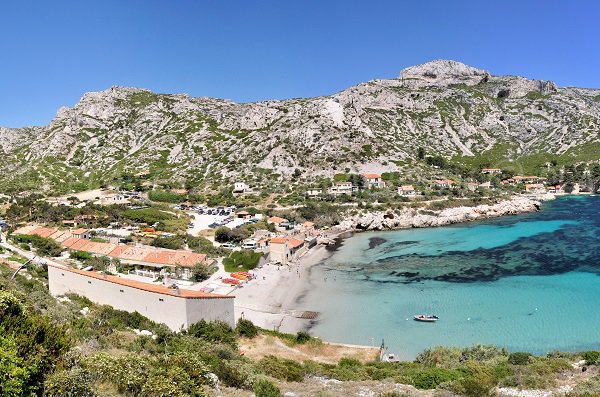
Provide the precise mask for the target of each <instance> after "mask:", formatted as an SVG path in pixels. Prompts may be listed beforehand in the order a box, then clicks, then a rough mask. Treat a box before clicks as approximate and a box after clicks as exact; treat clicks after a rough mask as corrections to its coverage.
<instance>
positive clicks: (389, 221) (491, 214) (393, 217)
mask: <svg viewBox="0 0 600 397" xmlns="http://www.w3.org/2000/svg"><path fill="white" fill-rule="evenodd" d="M540 206H541V203H540V202H539V201H535V200H530V199H528V198H526V197H520V196H519V197H514V198H512V199H510V200H502V201H500V202H498V203H496V204H492V205H487V204H485V205H478V206H475V207H456V208H447V209H444V210H441V211H432V210H419V209H412V208H405V209H402V210H401V211H400V212H399V213H394V212H391V211H374V212H367V213H363V214H359V215H354V216H350V217H348V218H346V219H345V220H344V221H342V222H340V225H339V228H340V229H342V230H396V229H408V228H422V227H434V226H446V225H451V224H455V223H461V222H468V221H474V220H478V219H485V218H495V217H499V216H503V215H516V214H521V213H525V212H534V211H537V210H539V209H540Z"/></svg>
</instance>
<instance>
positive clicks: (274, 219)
mask: <svg viewBox="0 0 600 397" xmlns="http://www.w3.org/2000/svg"><path fill="white" fill-rule="evenodd" d="M287 221H288V220H287V219H285V218H280V217H278V216H272V217H270V218H269V222H270V223H284V222H287Z"/></svg>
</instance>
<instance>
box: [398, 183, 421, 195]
mask: <svg viewBox="0 0 600 397" xmlns="http://www.w3.org/2000/svg"><path fill="white" fill-rule="evenodd" d="M398 195H399V196H416V195H417V192H416V191H415V188H414V186H413V185H402V186H399V187H398Z"/></svg>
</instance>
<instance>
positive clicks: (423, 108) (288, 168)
mask: <svg viewBox="0 0 600 397" xmlns="http://www.w3.org/2000/svg"><path fill="white" fill-rule="evenodd" d="M599 131H600V90H594V89H581V88H569V87H565V88H563V87H557V86H556V84H554V83H553V82H551V81H541V80H529V79H526V78H523V77H518V76H494V75H492V74H490V73H488V72H487V71H484V70H481V69H477V68H474V67H470V66H467V65H464V64H462V63H459V62H454V61H447V60H438V61H432V62H428V63H425V64H423V65H418V66H413V67H409V68H407V69H404V70H403V71H401V73H400V75H399V77H398V78H393V79H388V80H372V81H369V82H366V83H363V84H359V85H356V86H354V87H350V88H348V89H346V90H344V91H341V92H339V93H336V94H334V95H331V96H325V97H316V98H306V99H304V98H302V99H289V100H277V101H264V102H257V103H234V102H231V101H228V100H222V99H214V98H193V97H190V96H188V95H185V94H156V93H153V92H150V91H148V90H143V89H135V88H125V87H111V88H109V89H108V90H105V91H101V92H92V93H87V94H85V95H84V96H83V98H81V100H80V102H79V103H78V104H76V105H75V106H74V107H72V108H61V109H60V110H59V111H58V113H57V115H56V117H55V119H54V120H53V121H52V122H51V123H50V125H48V126H40V127H31V128H23V129H6V128H0V154H1V155H2V158H3V159H4V161H3V162H2V164H1V165H0V171H2V172H1V176H0V183H2V186H5V188H10V189H17V190H18V189H25V188H28V189H32V188H41V187H50V188H57V187H59V188H61V187H62V188H64V187H66V186H68V187H69V188H77V187H78V184H94V183H100V182H106V181H110V180H111V179H112V178H116V177H119V176H121V175H123V174H128V173H131V174H135V173H139V172H149V175H148V177H149V178H150V179H153V180H156V181H171V182H177V181H187V182H188V183H189V184H192V185H201V186H212V187H213V188H218V186H220V185H222V184H223V183H224V182H227V183H229V182H232V181H234V180H238V179H239V180H245V181H249V182H251V183H256V184H260V183H263V184H264V183H267V184H268V183H272V182H273V181H274V180H276V179H280V180H286V179H291V178H292V176H293V174H294V173H295V176H294V177H295V178H300V179H303V178H305V179H307V178H310V177H314V176H316V175H328V176H331V175H332V174H334V173H336V172H343V171H344V170H345V169H351V170H354V171H359V172H360V171H371V172H383V171H401V170H402V169H404V168H405V167H414V166H418V164H417V163H416V161H417V151H418V148H419V147H422V148H423V149H424V150H425V152H426V153H427V154H430V155H440V156H443V157H445V158H447V159H451V161H456V162H459V163H463V164H471V165H474V164H475V165H476V164H488V165H490V166H499V167H510V166H515V165H518V166H519V167H525V166H527V167H529V166H532V165H533V166H536V167H540V166H542V165H543V163H544V162H545V161H548V159H555V160H557V162H558V163H559V164H569V163H577V162H589V161H596V160H598V159H599V158H600V138H599V134H598V132H599ZM415 164H417V165H415ZM521 164H523V165H521ZM298 174H300V175H299V176H298ZM261 181H262V182H261Z"/></svg>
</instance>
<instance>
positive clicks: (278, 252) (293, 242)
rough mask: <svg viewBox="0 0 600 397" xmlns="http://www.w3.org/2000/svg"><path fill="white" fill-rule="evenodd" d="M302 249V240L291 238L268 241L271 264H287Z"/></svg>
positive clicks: (277, 238) (275, 238)
mask: <svg viewBox="0 0 600 397" xmlns="http://www.w3.org/2000/svg"><path fill="white" fill-rule="evenodd" d="M303 247H304V240H300V239H295V238H291V237H273V238H272V239H271V240H270V241H269V254H270V259H271V261H273V262H279V263H281V264H284V265H285V264H287V263H289V262H290V261H291V260H293V259H294V258H295V257H296V256H297V254H298V252H299V251H300V250H301V249H302V248H303Z"/></svg>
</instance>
